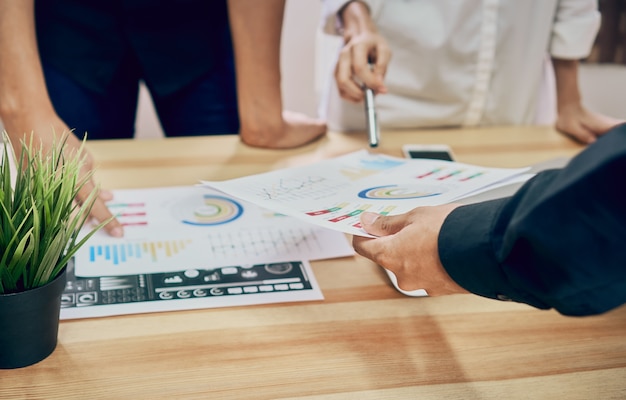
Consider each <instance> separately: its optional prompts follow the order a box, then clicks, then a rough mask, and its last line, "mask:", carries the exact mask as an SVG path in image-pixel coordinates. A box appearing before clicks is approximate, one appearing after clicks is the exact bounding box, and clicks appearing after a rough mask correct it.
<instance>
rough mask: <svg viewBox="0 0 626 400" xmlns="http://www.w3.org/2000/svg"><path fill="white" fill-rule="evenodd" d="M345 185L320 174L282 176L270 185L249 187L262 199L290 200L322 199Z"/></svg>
mask: <svg viewBox="0 0 626 400" xmlns="http://www.w3.org/2000/svg"><path fill="white" fill-rule="evenodd" d="M343 186H345V184H344V183H343V182H333V181H330V180H329V179H326V178H324V177H320V176H308V175H307V176H303V177H301V178H293V177H292V178H281V179H279V180H278V181H277V182H276V183H273V184H270V185H267V184H266V185H259V186H256V187H255V186H254V185H251V187H249V188H248V190H249V191H251V193H254V194H255V195H256V196H257V197H258V198H260V199H261V200H273V201H282V202H290V201H295V200H302V199H313V200H315V199H320V198H324V197H326V196H328V195H332V194H334V193H336V192H337V190H338V189H340V188H341V187H343Z"/></svg>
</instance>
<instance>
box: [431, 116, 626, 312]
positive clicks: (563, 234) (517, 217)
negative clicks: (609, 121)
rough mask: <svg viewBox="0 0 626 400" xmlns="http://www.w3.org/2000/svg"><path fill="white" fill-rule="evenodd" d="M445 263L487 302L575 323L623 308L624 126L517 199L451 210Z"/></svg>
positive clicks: (540, 177)
mask: <svg viewBox="0 0 626 400" xmlns="http://www.w3.org/2000/svg"><path fill="white" fill-rule="evenodd" d="M439 256H440V258H441V261H442V264H443V266H444V267H445V269H446V271H447V272H448V274H449V275H450V276H451V277H452V279H454V280H455V281H456V282H457V283H458V284H459V285H461V286H462V287H464V288H465V289H467V290H469V291H470V292H473V293H476V294H479V295H482V296H485V297H489V298H495V299H500V300H509V299H510V300H513V301H517V302H522V303H527V304H530V305H532V306H534V307H537V308H542V309H549V308H554V309H556V310H557V311H559V312H560V313H562V314H564V315H577V316H582V315H592V314H599V313H603V312H605V311H608V310H610V309H612V308H615V307H618V306H620V305H621V304H624V303H626V125H621V126H618V127H616V128H614V129H612V130H611V131H610V132H607V133H606V134H605V135H604V136H602V137H601V138H599V139H598V140H597V141H596V142H595V143H594V144H592V145H590V146H589V147H588V148H586V149H585V150H584V151H583V152H581V153H580V154H579V155H577V156H576V157H575V158H573V159H572V160H571V162H570V163H569V164H568V165H567V166H566V167H565V168H563V169H559V170H550V171H544V172H541V173H539V174H537V175H536V176H535V177H534V178H532V179H531V180H529V181H528V182H527V183H526V184H525V185H524V186H522V188H520V190H519V191H518V192H517V193H516V194H515V195H513V196H512V197H509V198H504V199H497V200H492V201H488V202H483V203H477V204H471V205H467V206H461V207H459V208H457V209H455V210H454V211H453V212H452V213H451V214H450V215H449V216H448V218H447V219H446V220H445V222H444V224H443V226H442V229H441V231H440V233H439Z"/></svg>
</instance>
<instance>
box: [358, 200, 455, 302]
mask: <svg viewBox="0 0 626 400" xmlns="http://www.w3.org/2000/svg"><path fill="white" fill-rule="evenodd" d="M459 205H460V204H445V205H441V206H434V207H418V208H415V209H413V210H411V211H409V212H408V213H406V214H401V215H394V216H383V215H378V214H375V213H370V212H365V213H363V214H361V225H362V227H363V229H365V231H366V232H367V233H370V234H372V235H375V236H379V237H377V238H374V239H372V238H366V237H360V236H354V237H353V239H352V245H353V246H354V249H355V250H356V252H357V253H358V254H360V255H362V256H364V257H367V258H369V259H370V260H372V261H374V262H375V263H377V264H378V265H380V266H381V267H383V268H385V269H387V270H389V271H391V272H393V273H394V275H395V276H396V278H397V280H398V287H399V288H400V289H402V290H406V291H411V290H416V289H425V290H426V292H427V293H428V294H429V295H430V296H439V295H445V294H453V293H467V291H466V290H465V289H463V288H462V287H461V286H459V285H458V284H457V283H456V282H454V281H453V280H452V278H450V276H449V275H448V273H447V272H446V270H445V269H444V268H443V265H442V264H441V261H440V259H439V249H438V243H437V242H438V237H439V230H440V229H441V226H442V225H443V222H444V220H445V219H446V217H447V216H448V214H450V212H452V210H454V209H455V208H456V207H458V206H459Z"/></svg>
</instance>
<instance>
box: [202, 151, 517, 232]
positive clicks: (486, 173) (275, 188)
mask: <svg viewBox="0 0 626 400" xmlns="http://www.w3.org/2000/svg"><path fill="white" fill-rule="evenodd" d="M527 170H528V168H517V169H505V168H487V167H481V166H476V165H470V164H462V163H457V162H450V161H441V160H426V159H404V158H397V157H390V156H386V155H380V154H379V155H376V154H369V153H368V152H367V151H365V150H362V151H358V152H354V153H350V154H347V155H344V156H341V157H337V158H333V159H329V160H325V161H321V162H318V163H315V164H312V165H308V166H303V167H295V168H288V169H282V170H277V171H272V172H268V173H264V174H258V175H252V176H247V177H243V178H237V179H231V180H227V181H204V182H203V185H204V186H206V187H212V188H215V189H219V190H221V191H222V192H223V193H227V194H228V195H231V196H234V197H237V198H240V199H243V200H246V201H249V202H251V203H255V204H257V205H259V206H261V207H264V208H267V209H272V210H274V211H277V212H280V213H283V214H287V215H291V216H294V217H297V218H300V219H302V220H304V221H308V222H311V223H314V224H317V225H320V226H323V227H326V228H330V229H333V230H337V231H340V232H344V233H349V234H353V235H360V236H370V235H368V234H367V233H365V231H363V229H362V228H361V226H360V223H359V215H360V214H361V213H363V212H364V211H372V212H376V213H380V214H385V215H387V214H389V215H395V214H401V213H404V212H407V211H409V210H411V209H413V208H415V207H418V206H428V205H439V204H445V203H449V202H452V201H454V200H457V199H460V198H462V197H464V196H467V195H469V194H471V193H473V192H476V191H478V190H480V189H482V188H485V187H487V186H490V185H493V184H496V183H498V182H502V181H505V180H508V179H511V178H513V177H515V176H518V175H520V174H522V173H524V172H525V171H527Z"/></svg>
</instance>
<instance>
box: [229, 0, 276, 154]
mask: <svg viewBox="0 0 626 400" xmlns="http://www.w3.org/2000/svg"><path fill="white" fill-rule="evenodd" d="M284 6H285V0H265V1H257V0H229V1H228V12H229V20H230V25H231V32H232V37H233V46H234V50H235V69H236V76H237V96H238V104H239V119H240V124H241V135H242V140H244V141H245V142H246V143H248V144H252V145H256V146H267V145H269V144H270V143H268V142H270V141H272V140H274V139H275V136H273V133H274V134H275V133H276V132H278V131H281V130H282V124H283V120H282V108H283V103H282V93H281V75H280V35H281V32H282V23H283V14H284Z"/></svg>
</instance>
